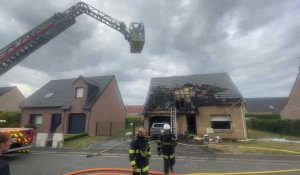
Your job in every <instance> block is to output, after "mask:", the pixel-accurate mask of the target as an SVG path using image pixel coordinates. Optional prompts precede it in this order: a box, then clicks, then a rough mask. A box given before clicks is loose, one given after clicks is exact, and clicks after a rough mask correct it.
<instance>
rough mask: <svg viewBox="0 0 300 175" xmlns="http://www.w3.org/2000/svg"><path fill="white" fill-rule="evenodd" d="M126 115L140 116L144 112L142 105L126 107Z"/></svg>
mask: <svg viewBox="0 0 300 175" xmlns="http://www.w3.org/2000/svg"><path fill="white" fill-rule="evenodd" d="M125 108H126V114H127V115H130V116H142V115H143V111H144V106H143V105H126V106H125Z"/></svg>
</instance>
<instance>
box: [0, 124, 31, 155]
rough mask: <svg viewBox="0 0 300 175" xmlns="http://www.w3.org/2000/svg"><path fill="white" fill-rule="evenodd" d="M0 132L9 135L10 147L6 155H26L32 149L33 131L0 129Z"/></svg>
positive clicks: (28, 129) (26, 129)
mask: <svg viewBox="0 0 300 175" xmlns="http://www.w3.org/2000/svg"><path fill="white" fill-rule="evenodd" d="M0 132H6V133H9V134H10V135H11V138H12V139H11V142H12V144H11V146H10V149H9V150H8V151H7V153H12V152H20V153H27V152H29V150H30V148H31V147H32V140H33V135H34V129H32V128H0Z"/></svg>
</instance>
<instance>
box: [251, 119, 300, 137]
mask: <svg viewBox="0 0 300 175" xmlns="http://www.w3.org/2000/svg"><path fill="white" fill-rule="evenodd" d="M247 127H248V128H250V129H255V130H262V131H269V132H273V133H277V134H282V135H283V134H284V135H291V136H297V137H300V120H281V119H280V120H279V119H257V118H251V119H250V120H248V121H247Z"/></svg>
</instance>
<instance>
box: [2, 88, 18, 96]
mask: <svg viewBox="0 0 300 175" xmlns="http://www.w3.org/2000/svg"><path fill="white" fill-rule="evenodd" d="M13 88H16V86H8V87H0V96H2V95H4V94H6V93H7V92H8V91H10V90H12V89H13Z"/></svg>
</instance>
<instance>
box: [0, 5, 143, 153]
mask: <svg viewBox="0 0 300 175" xmlns="http://www.w3.org/2000/svg"><path fill="white" fill-rule="evenodd" d="M83 13H85V14H87V15H88V16H90V17H92V18H94V19H96V20H98V21H99V22H101V23H103V24H105V25H107V26H108V27H110V28H112V29H114V30H116V31H118V32H120V33H121V34H122V35H123V36H124V39H125V40H127V41H128V42H129V45H130V52H131V53H141V52H142V50H143V47H144V43H145V30H144V24H143V23H138V22H131V23H130V25H129V27H128V28H127V26H126V24H125V23H124V22H122V21H118V20H116V19H114V18H112V17H111V16H109V15H107V14H105V13H103V12H101V11H100V10H97V9H96V8H94V7H92V6H90V5H88V4H86V3H84V2H78V3H76V4H75V5H73V6H72V7H70V8H69V9H67V10H66V11H64V12H61V13H55V14H54V15H53V16H51V17H50V18H48V19H47V20H45V21H44V22H42V23H41V24H39V25H38V26H36V27H34V28H33V29H32V30H30V31H28V32H27V33H25V34H24V35H22V36H20V37H19V38H17V39H16V40H14V41H13V42H11V43H10V44H8V45H6V46H5V47H3V48H1V49H0V76H1V75H3V74H4V73H5V72H7V71H8V70H10V69H11V68H13V67H14V66H15V65H17V64H18V63H20V62H21V61H22V60H24V59H25V58H26V57H27V56H29V55H30V54H31V53H33V52H34V51H35V50H37V49H39V48H40V47H41V46H43V45H45V44H47V43H48V42H49V41H50V40H51V39H53V38H55V37H56V36H57V35H59V34H60V33H62V32H63V31H65V30H66V29H67V28H69V27H70V26H72V25H73V24H74V23H75V22H76V21H75V18H76V17H78V16H80V15H81V14H83ZM0 132H7V133H10V134H11V136H12V145H11V149H10V150H9V151H8V152H16V151H17V152H28V151H29V148H30V147H31V144H32V140H33V135H34V130H33V129H28V128H0Z"/></svg>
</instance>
